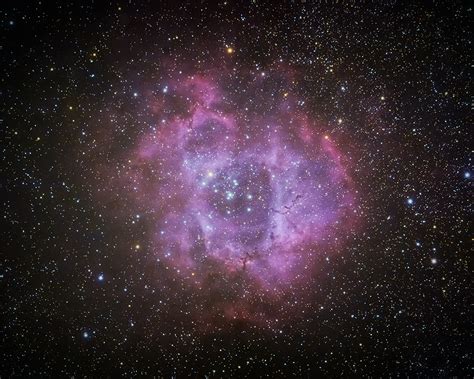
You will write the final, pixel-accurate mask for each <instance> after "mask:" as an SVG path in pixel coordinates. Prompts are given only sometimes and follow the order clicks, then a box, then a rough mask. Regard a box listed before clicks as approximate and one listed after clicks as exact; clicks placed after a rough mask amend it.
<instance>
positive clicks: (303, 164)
mask: <svg viewBox="0 0 474 379" xmlns="http://www.w3.org/2000/svg"><path fill="white" fill-rule="evenodd" d="M222 72H224V73H222ZM234 75H235V74H234ZM269 76H273V78H272V82H275V78H277V80H276V81H277V82H290V81H291V75H289V74H288V73H286V72H284V71H283V70H282V69H279V70H275V71H274V72H271V73H269V74H266V73H263V72H256V73H252V72H250V73H246V77H245V79H242V81H240V82H239V83H244V81H245V85H242V84H239V83H237V84H235V83H229V81H227V78H226V75H225V71H221V73H219V74H215V73H210V74H206V75H202V74H199V75H197V74H195V75H186V76H185V75H183V77H180V78H179V79H171V78H170V80H169V81H168V82H167V83H166V85H165V86H164V87H163V89H162V90H161V93H157V91H154V92H153V91H149V99H148V106H149V107H150V108H151V109H153V112H154V115H155V116H154V117H155V118H156V119H155V120H154V122H153V121H152V124H153V127H152V128H151V129H150V132H149V133H146V135H145V136H143V138H142V139H141V140H140V142H139V143H138V146H137V147H136V149H134V150H133V151H132V152H131V154H130V156H129V160H130V161H131V162H133V164H132V165H131V167H132V169H131V171H130V172H128V173H127V176H128V177H129V178H132V181H131V185H132V186H133V191H132V192H133V198H134V200H135V201H137V202H138V203H139V204H140V206H141V207H143V208H144V209H146V210H147V211H148V212H151V213H153V214H155V215H156V217H155V218H154V222H153V223H152V226H151V229H152V231H151V233H152V235H153V251H154V257H155V258H156V259H157V260H158V261H160V262H165V263H166V264H167V265H170V266H171V267H173V268H174V272H175V273H176V274H177V275H180V276H184V277H187V278H189V279H190V282H192V283H193V284H195V285H198V286H200V287H201V286H203V283H204V282H205V280H206V277H207V276H208V275H209V268H210V267H213V270H216V268H217V270H218V271H219V272H220V275H224V276H229V277H232V275H233V274H235V273H238V272H241V273H242V274H243V275H244V276H245V277H246V278H247V279H248V280H250V281H251V282H252V285H253V286H255V288H257V289H259V290H264V291H265V292H266V293H268V291H269V290H284V289H285V288H287V287H288V286H290V285H292V284H295V283H296V282H304V281H305V280H308V279H309V278H310V277H311V272H312V270H311V268H312V266H313V265H314V262H315V258H316V257H317V256H318V255H320V254H322V253H325V254H326V253H327V252H328V251H329V250H330V249H331V247H334V246H335V245H336V244H337V241H338V236H339V235H341V233H345V232H347V230H348V229H349V228H350V227H351V226H352V224H353V220H354V215H355V212H354V199H355V196H354V194H355V190H354V188H353V185H352V181H351V178H350V177H349V175H348V170H347V168H346V164H345V162H346V160H345V159H344V157H343V154H342V153H341V151H340V150H339V148H338V147H337V145H336V144H335V143H334V142H333V141H332V139H331V137H330V136H329V135H326V134H324V132H323V130H324V128H323V127H321V126H319V125H318V123H317V122H315V121H313V120H312V119H311V118H309V117H308V116H307V115H306V114H305V113H304V108H303V106H302V105H303V104H304V102H302V101H298V100H297V99H296V98H295V97H294V96H293V95H291V94H289V93H287V92H285V93H277V92H275V91H273V90H272V88H271V87H268V85H267V84H268V79H267V78H268V77H269ZM222 83H226V84H225V85H223V84H222ZM270 292H271V291H270Z"/></svg>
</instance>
